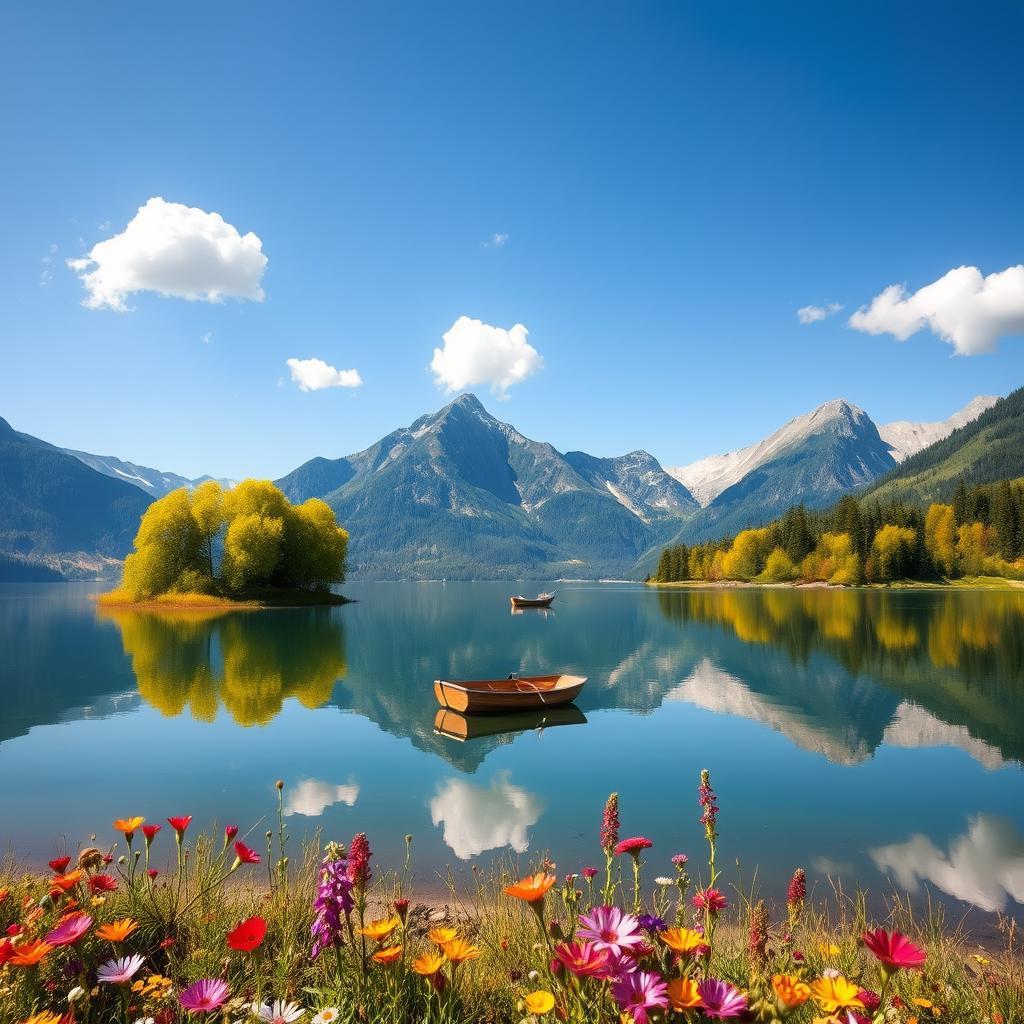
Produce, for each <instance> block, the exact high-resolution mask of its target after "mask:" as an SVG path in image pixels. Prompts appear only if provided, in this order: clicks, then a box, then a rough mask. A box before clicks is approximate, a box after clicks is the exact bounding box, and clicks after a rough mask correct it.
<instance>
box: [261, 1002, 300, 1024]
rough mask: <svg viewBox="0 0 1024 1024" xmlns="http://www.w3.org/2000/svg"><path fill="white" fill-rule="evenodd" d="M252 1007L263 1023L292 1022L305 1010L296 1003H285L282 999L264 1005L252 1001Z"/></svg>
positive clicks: (284, 1023) (280, 1023) (281, 1023)
mask: <svg viewBox="0 0 1024 1024" xmlns="http://www.w3.org/2000/svg"><path fill="white" fill-rule="evenodd" d="M252 1009H253V1012H254V1013H255V1014H256V1015H257V1016H258V1017H259V1019H260V1020H261V1021H264V1022H265V1024H292V1021H296V1020H298V1019H299V1018H300V1017H301V1016H302V1015H303V1014H304V1013H305V1012H306V1011H305V1010H304V1009H303V1008H302V1007H301V1006H299V1004H298V1003H286V1002H285V1001H284V1000H283V999H275V1000H274V1001H273V1002H272V1003H267V1004H265V1005H262V1004H260V1003H253V1007H252Z"/></svg>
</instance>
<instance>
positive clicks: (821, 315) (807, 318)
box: [796, 302, 843, 324]
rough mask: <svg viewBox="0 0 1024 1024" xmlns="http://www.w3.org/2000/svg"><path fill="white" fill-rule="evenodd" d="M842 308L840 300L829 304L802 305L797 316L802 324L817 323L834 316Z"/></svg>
mask: <svg viewBox="0 0 1024 1024" xmlns="http://www.w3.org/2000/svg"><path fill="white" fill-rule="evenodd" d="M842 308H843V307H842V305H841V304H840V303H838V302H830V303H829V304H828V305H827V306H801V307H800V308H799V309H798V310H797V311H796V318H797V320H799V321H800V323H802V324H816V323H817V322H818V321H819V320H824V319H825V318H826V317H830V316H834V315H835V314H836V313H838V312H839V310H841V309H842Z"/></svg>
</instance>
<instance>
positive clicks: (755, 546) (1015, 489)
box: [654, 480, 1024, 585]
mask: <svg viewBox="0 0 1024 1024" xmlns="http://www.w3.org/2000/svg"><path fill="white" fill-rule="evenodd" d="M979 575H987V576H1004V577H1008V578H1013V579H1024V486H1022V484H1021V483H1020V482H1010V481H1009V480H1002V481H1000V482H999V483H995V484H984V485H979V486H974V487H968V486H967V485H966V484H965V483H964V482H963V481H961V482H960V484H959V486H958V487H957V489H956V492H955V494H954V496H953V500H952V502H951V503H950V504H943V503H933V504H931V505H929V506H928V507H927V508H926V509H923V508H920V507H919V506H916V505H909V504H906V503H904V502H900V501H891V502H888V503H886V502H881V501H863V502H862V501H858V500H857V499H856V498H854V497H852V496H847V497H844V498H842V499H840V501H839V502H837V503H836V504H835V505H834V506H832V508H830V509H827V510H825V511H823V512H809V511H808V510H807V509H805V508H804V506H803V505H797V506H796V507H794V508H791V509H789V511H787V512H786V513H785V515H783V516H782V517H781V518H779V519H776V520H774V521H773V522H771V523H769V524H768V525H767V526H764V527H760V528H758V529H750V530H743V531H742V532H741V533H739V534H737V535H736V536H735V537H730V538H726V539H724V540H720V541H707V542H705V543H702V544H694V545H693V546H687V545H685V544H679V545H676V546H675V547H670V548H666V549H665V550H664V551H662V553H661V559H660V560H659V562H658V570H657V573H656V574H655V576H654V580H655V581H656V582H658V583H680V582H684V581H687V580H710V581H714V580H750V581H755V582H760V583H784V582H790V581H800V582H808V583H809V582H816V581H820V582H825V583H833V584H839V585H843V584H845V585H856V584H859V583H886V582H890V581H892V580H901V579H915V580H938V579H953V578H957V577H960V576H979Z"/></svg>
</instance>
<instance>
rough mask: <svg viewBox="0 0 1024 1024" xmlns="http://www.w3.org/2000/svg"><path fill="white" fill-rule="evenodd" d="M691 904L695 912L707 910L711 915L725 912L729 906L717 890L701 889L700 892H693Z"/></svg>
mask: <svg viewBox="0 0 1024 1024" xmlns="http://www.w3.org/2000/svg"><path fill="white" fill-rule="evenodd" d="M691 902H692V903H693V905H694V907H695V908H696V909H697V910H707V911H709V912H710V913H712V914H717V913H718V912H719V911H720V910H725V908H726V907H727V906H728V905H729V902H728V900H726V898H725V897H724V896H723V895H722V894H721V893H720V892H719V891H718V890H717V889H703V890H701V891H700V892H695V893H694V894H693V899H692V901H691Z"/></svg>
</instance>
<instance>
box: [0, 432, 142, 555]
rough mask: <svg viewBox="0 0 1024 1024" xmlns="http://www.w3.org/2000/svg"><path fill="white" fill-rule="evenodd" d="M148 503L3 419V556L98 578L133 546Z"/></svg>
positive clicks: (0, 531) (0, 526)
mask: <svg viewBox="0 0 1024 1024" xmlns="http://www.w3.org/2000/svg"><path fill="white" fill-rule="evenodd" d="M149 503H150V498H148V497H147V496H146V495H145V494H144V493H143V492H142V491H141V490H140V489H139V488H137V487H134V486H133V485H132V484H129V483H124V482H122V481H119V480H112V479H110V478H109V477H107V476H104V475H103V474H102V473H97V472H96V471H95V470H94V469H91V468H90V467H89V466H87V465H85V464H84V463H82V462H81V461H79V460H78V459H76V458H74V457H73V456H71V455H68V454H67V453H66V452H63V451H61V450H60V449H58V448H54V447H53V446H52V445H49V444H47V443H46V442H45V441H40V440H38V439H37V438H34V437H31V436H29V435H28V434H21V433H19V432H18V431H16V430H14V429H13V428H12V427H11V425H10V424H9V423H8V422H7V421H6V420H4V419H0V550H2V551H4V552H7V553H10V554H14V555H19V556H22V557H23V558H27V559H28V560H29V561H34V562H43V563H45V564H47V565H49V566H50V568H53V569H59V570H61V571H64V572H70V573H72V574H76V573H77V574H95V573H97V572H102V571H103V570H104V569H105V568H108V567H110V566H111V565H113V564H116V563H115V560H116V559H120V558H123V557H124V555H125V554H127V552H128V551H129V550H130V548H131V542H132V538H133V537H134V536H135V532H136V530H137V529H138V526H139V517H140V516H141V515H142V513H143V512H144V511H145V509H146V507H147V506H148V505H149Z"/></svg>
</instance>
